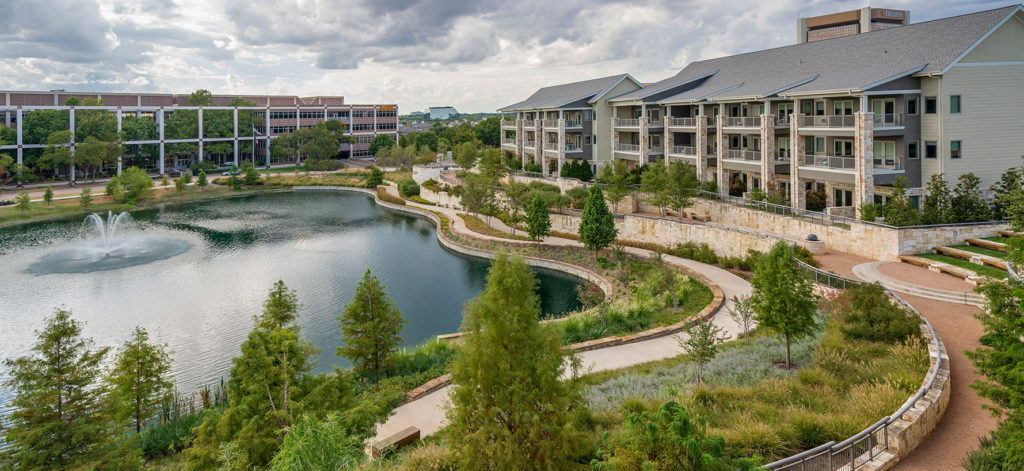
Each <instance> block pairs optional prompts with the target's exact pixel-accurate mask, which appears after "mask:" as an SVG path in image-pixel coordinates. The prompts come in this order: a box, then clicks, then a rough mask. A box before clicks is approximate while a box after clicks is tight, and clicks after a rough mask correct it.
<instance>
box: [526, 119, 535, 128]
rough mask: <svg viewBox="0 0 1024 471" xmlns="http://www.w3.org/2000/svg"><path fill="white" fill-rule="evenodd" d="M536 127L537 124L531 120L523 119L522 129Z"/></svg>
mask: <svg viewBox="0 0 1024 471" xmlns="http://www.w3.org/2000/svg"><path fill="white" fill-rule="evenodd" d="M536 125H537V122H536V121H534V120H532V119H524V120H523V127H524V128H532V127H534V126H536Z"/></svg>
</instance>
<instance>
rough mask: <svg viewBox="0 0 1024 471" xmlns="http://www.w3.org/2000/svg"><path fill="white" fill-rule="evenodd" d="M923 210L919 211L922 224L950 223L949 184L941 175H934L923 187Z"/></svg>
mask: <svg viewBox="0 0 1024 471" xmlns="http://www.w3.org/2000/svg"><path fill="white" fill-rule="evenodd" d="M925 190H926V191H927V194H926V195H925V197H924V208H923V209H922V210H921V223H922V224H947V223H949V222H950V219H951V214H950V210H949V204H950V201H949V200H950V196H949V184H948V183H946V178H945V177H944V176H943V174H941V173H936V174H934V175H932V176H931V178H930V179H929V180H928V184H927V185H925Z"/></svg>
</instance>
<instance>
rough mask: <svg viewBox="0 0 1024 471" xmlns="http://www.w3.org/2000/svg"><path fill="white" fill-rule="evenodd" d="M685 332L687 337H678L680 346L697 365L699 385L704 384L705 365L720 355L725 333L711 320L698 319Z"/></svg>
mask: <svg viewBox="0 0 1024 471" xmlns="http://www.w3.org/2000/svg"><path fill="white" fill-rule="evenodd" d="M683 332H684V333H685V335H681V336H679V337H677V340H678V341H679V346H680V347H683V351H685V352H686V353H687V354H689V355H690V359H692V360H693V362H694V363H696V364H697V384H703V383H704V365H706V364H707V363H708V362H709V361H711V360H713V359H714V358H715V355H717V354H718V347H719V346H720V345H722V342H723V341H724V339H723V333H724V331H723V330H722V328H721V327H718V326H717V325H715V324H713V323H711V321H710V320H703V319H698V320H697V321H696V322H694V323H693V324H690V325H689V326H687V327H686V330H684V331H683Z"/></svg>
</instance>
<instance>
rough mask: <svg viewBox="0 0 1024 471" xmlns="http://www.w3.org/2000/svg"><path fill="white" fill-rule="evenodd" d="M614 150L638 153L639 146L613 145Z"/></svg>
mask: <svg viewBox="0 0 1024 471" xmlns="http://www.w3.org/2000/svg"><path fill="white" fill-rule="evenodd" d="M615 150H618V151H623V152H639V151H640V146H638V145H636V144H615Z"/></svg>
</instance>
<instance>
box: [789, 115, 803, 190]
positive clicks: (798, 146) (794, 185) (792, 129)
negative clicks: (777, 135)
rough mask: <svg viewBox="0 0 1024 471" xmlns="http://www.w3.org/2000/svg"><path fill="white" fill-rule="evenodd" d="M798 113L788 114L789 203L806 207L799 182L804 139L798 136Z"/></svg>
mask: <svg viewBox="0 0 1024 471" xmlns="http://www.w3.org/2000/svg"><path fill="white" fill-rule="evenodd" d="M799 129H800V114H799V113H793V114H790V115H789V179H790V180H789V204H790V205H791V206H792V207H794V208H797V209H804V208H806V207H807V195H806V193H805V192H804V188H803V185H802V184H801V183H800V164H801V163H802V162H803V160H804V150H805V149H804V140H803V139H802V138H801V137H800V131H799Z"/></svg>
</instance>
